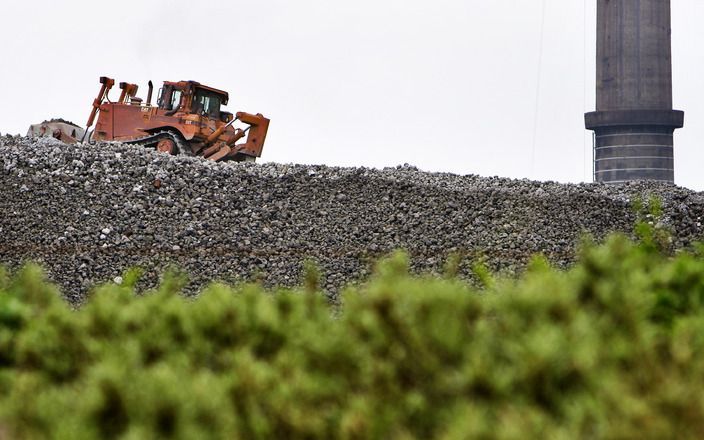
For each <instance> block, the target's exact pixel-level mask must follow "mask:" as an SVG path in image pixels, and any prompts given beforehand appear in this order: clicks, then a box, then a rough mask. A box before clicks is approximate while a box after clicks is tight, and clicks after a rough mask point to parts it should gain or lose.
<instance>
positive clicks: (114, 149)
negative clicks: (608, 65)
mask: <svg viewBox="0 0 704 440" xmlns="http://www.w3.org/2000/svg"><path fill="white" fill-rule="evenodd" d="M157 182H158V184H157ZM651 196H655V197H658V198H659V199H660V200H662V202H663V206H664V214H663V217H662V219H660V221H661V222H663V223H664V224H665V225H667V226H668V227H670V228H671V229H672V230H673V233H674V235H673V239H674V245H675V246H677V247H683V246H687V245H688V244H690V243H691V242H692V241H693V240H697V239H699V238H700V237H701V234H702V217H704V198H703V197H702V194H700V193H696V192H693V191H690V190H687V189H684V188H680V187H677V186H674V185H671V184H658V183H646V182H640V183H628V184H623V185H613V186H606V185H602V184H581V185H574V184H559V183H554V182H533V181H528V180H511V179H504V178H497V177H490V178H487V177H479V176H475V175H467V176H458V175H453V174H444V173H428V172H423V171H420V170H418V169H417V168H415V167H411V166H399V167H395V168H387V169H383V170H377V169H369V168H335V167H327V166H320V165H290V164H267V163H265V164H252V163H213V162H209V161H206V160H203V159H201V158H193V157H186V156H168V155H165V154H163V153H158V152H155V151H150V150H144V149H142V148H139V147H134V146H127V145H121V144H109V143H98V144H95V145H66V144H63V143H61V142H59V141H56V140H54V139H51V138H40V139H27V138H19V137H4V138H2V139H0V212H1V213H2V214H0V231H2V233H1V234H0V262H3V263H5V264H7V265H10V266H12V267H16V266H18V265H20V264H21V263H22V262H24V261H28V260H33V261H37V262H39V263H40V264H42V265H43V266H44V267H45V268H46V270H47V272H48V275H49V277H50V279H51V280H53V281H54V282H56V283H58V284H59V285H60V286H61V287H62V289H63V291H64V292H65V295H66V296H67V298H68V299H69V300H70V301H72V302H73V303H76V304H79V303H81V301H82V300H83V299H84V298H85V295H86V294H87V293H88V290H89V288H90V287H91V286H93V285H94V284H95V283H99V282H110V281H113V280H116V279H121V278H120V277H121V276H122V275H123V274H124V272H125V271H126V270H127V269H129V268H130V267H133V266H140V267H142V268H143V269H144V270H145V274H144V277H143V281H142V285H141V287H144V288H147V287H150V286H153V285H154V284H155V283H156V282H157V281H158V276H159V274H162V273H163V272H164V271H165V270H166V269H167V268H170V267H177V268H180V269H181V270H183V271H184V272H185V273H187V274H188V276H189V279H190V280H191V281H190V284H189V286H188V291H189V292H196V291H197V290H198V289H199V288H200V287H201V286H203V285H204V284H206V283H208V282H211V281H214V280H220V281H224V282H238V281H251V280H259V281H262V282H264V283H266V284H268V285H285V286H291V285H296V284H298V283H299V281H300V277H301V271H302V267H303V262H304V261H305V260H306V259H311V260H314V261H316V262H317V263H318V264H319V265H320V268H321V272H322V273H323V277H324V279H323V283H322V286H323V287H324V288H325V289H326V290H327V291H328V292H329V293H330V295H331V296H333V297H334V296H335V295H336V294H337V292H339V289H340V288H341V287H342V286H344V285H345V284H346V283H349V282H354V281H359V280H363V279H364V278H365V277H366V276H368V274H369V273H370V270H371V267H372V265H373V263H374V261H375V260H376V259H377V258H378V257H380V256H383V255H385V254H387V253H389V252H390V251H392V250H395V249H405V250H407V251H408V252H409V254H410V256H411V259H412V263H413V267H414V268H415V269H417V270H433V271H440V270H442V267H443V265H444V264H445V262H446V260H447V257H448V256H449V255H450V254H459V255H461V256H463V257H464V258H463V264H462V266H461V269H462V271H463V272H465V273H466V272H467V271H468V268H469V267H470V265H471V262H472V261H475V260H477V259H482V260H483V261H485V262H486V264H487V265H488V266H489V267H491V268H492V269H495V270H505V271H516V270H520V269H521V268H522V267H523V266H524V265H525V263H526V262H527V261H528V259H529V258H530V256H531V255H533V254H535V253H543V254H544V255H545V256H546V257H548V259H549V260H550V261H551V262H552V263H553V264H555V265H557V266H562V267H565V266H568V265H570V264H571V263H572V262H573V261H574V259H575V248H576V245H577V243H578V242H579V240H580V238H581V237H582V236H583V234H585V233H587V234H590V235H592V236H593V237H595V238H597V239H599V238H602V237H604V235H605V234H607V233H609V232H611V231H623V232H630V231H631V230H632V228H633V224H634V221H635V214H634V212H633V208H632V202H633V200H634V198H636V197H639V198H642V199H645V200H647V199H648V198H649V197H651Z"/></svg>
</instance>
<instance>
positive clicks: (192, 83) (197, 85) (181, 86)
mask: <svg viewBox="0 0 704 440" xmlns="http://www.w3.org/2000/svg"><path fill="white" fill-rule="evenodd" d="M164 85H165V86H166V85H170V86H175V87H176V88H179V89H185V88H187V87H189V86H191V87H193V88H199V89H203V90H207V91H209V92H213V93H217V94H218V95H221V96H223V97H224V99H223V100H222V104H223V105H227V101H228V100H229V99H230V95H229V94H228V93H227V92H226V91H224V90H220V89H216V88H214V87H210V86H206V85H205V84H201V83H199V82H197V81H191V80H189V81H178V82H172V81H164Z"/></svg>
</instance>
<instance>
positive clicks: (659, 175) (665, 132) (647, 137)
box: [584, 110, 684, 183]
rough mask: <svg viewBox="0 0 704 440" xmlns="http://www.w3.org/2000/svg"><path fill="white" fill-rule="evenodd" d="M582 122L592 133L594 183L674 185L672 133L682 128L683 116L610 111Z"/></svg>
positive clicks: (666, 112)
mask: <svg viewBox="0 0 704 440" xmlns="http://www.w3.org/2000/svg"><path fill="white" fill-rule="evenodd" d="M584 120H585V125H586V127H587V129H589V130H594V133H595V142H594V181H595V182H604V183H620V182H625V181H629V180H656V181H661V182H670V183H674V181H675V176H674V174H675V173H674V168H675V167H674V155H673V145H674V142H673V133H674V131H675V129H677V128H681V127H682V126H683V125H684V112H682V111H679V110H609V111H597V112H591V113H587V114H585V115H584Z"/></svg>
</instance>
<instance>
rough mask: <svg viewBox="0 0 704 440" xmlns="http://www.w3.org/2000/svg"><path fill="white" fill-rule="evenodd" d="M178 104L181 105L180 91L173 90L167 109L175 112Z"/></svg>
mask: <svg viewBox="0 0 704 440" xmlns="http://www.w3.org/2000/svg"><path fill="white" fill-rule="evenodd" d="M179 104H181V91H180V90H174V91H173V93H172V94H171V105H170V106H169V109H171V110H176V109H177V108H178V106H179Z"/></svg>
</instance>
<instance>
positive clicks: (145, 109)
mask: <svg viewBox="0 0 704 440" xmlns="http://www.w3.org/2000/svg"><path fill="white" fill-rule="evenodd" d="M100 83H101V87H100V92H99V93H98V96H97V98H96V99H95V100H94V101H93V108H92V109H91V112H90V116H89V118H88V123H87V127H86V131H85V134H84V135H83V139H82V140H84V139H85V137H86V135H87V133H88V130H89V129H90V128H91V127H92V126H93V123H94V122H95V129H94V130H93V132H92V135H91V140H95V141H118V142H122V143H126V144H135V145H140V146H144V147H150V148H156V149H157V150H158V151H161V152H164V153H168V154H172V155H175V154H186V155H190V156H202V157H204V158H206V159H209V160H213V161H227V160H231V161H237V162H253V161H255V160H256V158H257V157H260V156H261V153H262V148H263V146H264V141H265V140H266V134H267V131H268V129H269V119H267V118H265V117H264V116H263V115H261V114H259V113H258V114H250V113H245V112H237V113H235V114H234V115H233V114H232V113H230V112H227V111H224V110H223V109H222V106H224V105H226V104H227V102H228V99H229V96H228V93H227V92H226V91H223V90H219V89H216V88H213V87H209V86H206V85H203V84H200V83H198V82H196V81H178V82H171V81H164V83H163V86H162V87H161V88H160V89H159V91H158V96H157V100H156V105H152V103H151V101H152V93H153V91H154V86H153V83H152V82H151V81H149V83H148V92H147V99H146V101H143V100H142V99H141V98H139V97H137V90H138V86H137V85H136V84H129V83H125V82H122V83H120V84H119V87H120V89H121V93H120V97H119V98H118V100H117V101H111V100H110V98H109V96H108V95H109V93H110V90H111V89H112V87H113V86H114V85H115V80H113V79H112V78H108V77H101V78H100ZM96 115H97V121H96V120H95V119H96ZM237 121H239V122H240V124H239V125H241V126H242V127H235V125H234V124H235V122H237ZM245 137H246V139H244V138H245ZM242 139H244V140H243V141H242V142H240V143H238V142H239V141H241V140H242Z"/></svg>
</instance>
